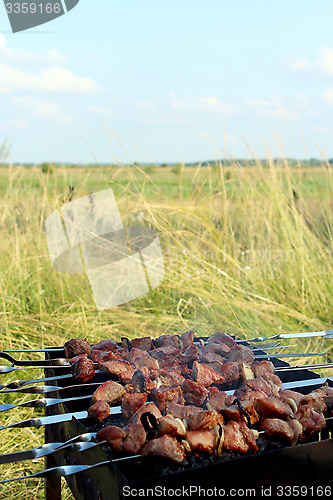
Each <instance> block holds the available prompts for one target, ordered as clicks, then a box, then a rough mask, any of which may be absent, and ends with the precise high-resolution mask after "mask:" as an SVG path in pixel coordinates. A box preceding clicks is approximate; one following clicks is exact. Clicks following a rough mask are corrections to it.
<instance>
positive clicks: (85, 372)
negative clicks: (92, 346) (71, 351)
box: [72, 358, 95, 382]
mask: <svg viewBox="0 0 333 500" xmlns="http://www.w3.org/2000/svg"><path fill="white" fill-rule="evenodd" d="M72 375H73V378H74V379H75V380H77V381H78V382H88V380H90V379H92V378H93V377H94V376H95V370H94V363H93V361H92V360H91V359H88V358H79V359H78V360H77V361H75V363H73V364H72Z"/></svg>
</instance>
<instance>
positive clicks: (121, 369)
mask: <svg viewBox="0 0 333 500" xmlns="http://www.w3.org/2000/svg"><path fill="white" fill-rule="evenodd" d="M100 367H101V369H102V371H104V372H106V373H109V374H111V375H114V376H116V377H118V379H119V380H120V381H121V382H123V383H124V384H129V383H130V382H131V381H132V377H133V375H134V373H135V370H136V368H134V366H132V365H131V364H130V363H129V362H128V361H125V360H123V361H120V360H119V361H118V360H114V361H103V362H101V363H100Z"/></svg>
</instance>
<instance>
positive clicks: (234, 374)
mask: <svg viewBox="0 0 333 500" xmlns="http://www.w3.org/2000/svg"><path fill="white" fill-rule="evenodd" d="M219 372H220V373H221V374H222V375H223V377H224V379H225V384H227V385H232V384H234V383H235V382H238V381H239V380H241V378H242V365H241V363H240V362H239V361H231V362H229V363H224V364H223V365H222V366H221V367H220V369H219Z"/></svg>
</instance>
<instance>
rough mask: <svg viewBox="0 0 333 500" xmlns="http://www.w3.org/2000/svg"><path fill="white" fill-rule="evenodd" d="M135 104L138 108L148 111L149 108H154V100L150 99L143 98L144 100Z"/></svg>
mask: <svg viewBox="0 0 333 500" xmlns="http://www.w3.org/2000/svg"><path fill="white" fill-rule="evenodd" d="M134 106H135V107H136V108H138V109H141V110H143V111H145V110H146V111H147V110H149V109H154V108H155V106H154V103H153V102H152V101H149V100H148V99H143V100H142V101H137V102H135V103H134Z"/></svg>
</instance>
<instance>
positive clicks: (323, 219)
mask: <svg viewBox="0 0 333 500" xmlns="http://www.w3.org/2000/svg"><path fill="white" fill-rule="evenodd" d="M265 165H266V164H265ZM68 186H72V187H74V188H75V189H74V196H75V197H76V198H78V197H81V196H84V195H85V194H87V193H90V192H94V191H98V190H99V189H105V188H107V187H112V188H113V189H114V191H115V194H116V198H117V202H118V206H119V210H120V213H121V215H122V218H123V220H124V222H125V224H126V223H128V224H129V223H132V222H133V221H138V220H140V222H144V223H152V224H153V225H154V226H155V227H156V228H157V229H158V232H159V235H160V240H161V244H162V248H163V254H164V262H165V273H166V276H165V280H164V281H163V283H162V284H161V286H160V287H159V288H158V289H156V290H154V291H153V292H151V293H150V294H148V295H146V296H144V297H142V298H140V299H137V300H135V301H132V302H130V303H128V304H125V305H122V306H119V307H116V308H114V309H111V310H106V311H103V312H98V311H97V309H96V307H95V304H94V302H93V298H92V294H91V291H90V288H89V285H88V281H87V278H86V277H85V276H84V275H82V276H81V275H66V274H61V273H57V272H56V271H54V270H53V269H52V267H51V264H50V260H49V257H48V251H47V245H46V239H45V235H44V222H45V218H46V217H47V216H48V215H49V214H50V213H51V212H52V211H53V210H55V209H56V208H59V207H60V206H61V205H62V204H63V203H64V202H66V200H67V199H68V194H69V188H68ZM332 188H333V183H332V172H331V170H330V165H329V164H326V165H323V167H317V168H313V169H310V168H309V169H305V168H302V169H297V168H290V167H289V165H288V164H287V163H286V164H285V165H284V166H281V165H280V166H278V167H277V166H276V165H275V164H274V163H273V162H269V163H268V167H267V166H264V165H262V164H261V163H260V162H258V163H257V165H256V166H251V167H246V166H245V167H239V166H237V165H235V166H233V167H230V166H228V167H227V168H224V166H223V165H222V164H220V165H218V166H216V167H214V168H211V167H202V166H200V165H199V166H198V167H197V168H187V167H186V168H182V169H181V171H180V172H178V173H177V175H175V172H174V171H173V169H172V168H169V167H166V168H158V167H155V168H154V169H153V170H151V171H147V170H146V171H144V170H142V169H141V168H140V167H139V166H133V167H132V168H129V167H124V168H118V167H110V168H104V169H102V168H96V169H89V170H86V169H70V170H66V169H55V170H54V171H49V172H45V173H42V172H41V171H40V169H37V168H32V169H29V170H25V169H20V168H12V169H9V170H5V169H2V170H1V172H0V193H1V197H0V227H1V260H0V273H1V274H0V293H1V298H0V300H1V311H0V326H1V348H2V349H5V348H21V347H23V348H30V347H36V346H38V347H42V346H49V345H61V344H63V343H64V341H66V340H68V339H69V338H72V337H75V336H80V337H86V336H87V337H88V339H89V340H90V341H97V340H99V339H101V338H108V337H113V338H116V339H119V338H120V336H123V335H128V336H129V337H134V336H140V335H152V336H157V335H161V334H165V333H174V332H182V331H184V330H187V329H193V330H195V331H196V333H197V334H198V335H209V334H210V333H212V332H214V331H216V330H225V331H228V332H231V333H235V334H237V335H240V336H242V337H244V338H250V337H252V336H254V335H258V334H264V335H271V334H275V333H279V332H291V331H307V330H322V329H327V328H329V327H330V325H331V324H332V309H333V307H332V306H333V294H332V292H333V280H332V227H333V220H332V208H333V202H332V192H333V191H332ZM323 348H325V349H327V350H328V351H331V347H330V343H329V342H323V341H322V340H320V339H319V340H313V341H311V342H310V341H309V342H304V343H303V344H300V343H299V344H298V347H294V348H293V349H298V350H299V351H312V350H317V349H323ZM309 361H311V362H314V361H315V360H314V359H309ZM38 373H40V372H38ZM32 376H33V377H35V376H36V371H31V372H30V371H26V370H25V371H24V372H17V374H16V375H15V376H14V375H6V376H1V382H2V381H3V380H5V382H6V383H7V382H8V381H10V380H13V379H16V378H18V377H22V378H23V377H24V378H30V377H32ZM2 383H3V382H2ZM30 397H31V396H28V395H27V396H24V398H25V399H29V398H30ZM22 399H23V397H22V395H18V396H12V395H8V396H7V397H3V398H2V401H3V402H9V401H10V402H13V401H14V402H15V401H17V402H19V401H21V400H22ZM30 415H31V410H29V409H21V410H19V411H16V412H13V413H9V414H8V415H5V414H3V415H2V418H1V422H2V423H3V424H6V423H10V422H13V421H16V420H19V419H23V418H28V416H30ZM41 442H42V431H36V430H34V429H33V430H29V429H21V430H17V429H12V430H8V431H1V444H2V446H1V452H2V453H8V452H10V451H14V450H19V449H23V448H25V449H28V448H30V447H34V446H36V445H37V444H38V443H41ZM41 468H42V464H41V463H40V462H38V463H31V462H26V463H21V464H14V465H10V466H2V468H1V470H2V477H5V476H6V475H8V476H19V475H24V474H28V473H29V472H34V471H37V470H40V469H41ZM1 495H2V496H1ZM0 496H1V498H4V499H11V500H16V499H19V498H20V499H21V500H22V499H29V500H31V499H32V498H35V499H40V498H43V488H42V481H37V480H34V481H27V482H21V483H10V484H8V485H6V486H5V487H2V489H0ZM65 498H66V499H69V498H72V497H71V494H70V492H69V491H68V489H64V492H63V499H65Z"/></svg>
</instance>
